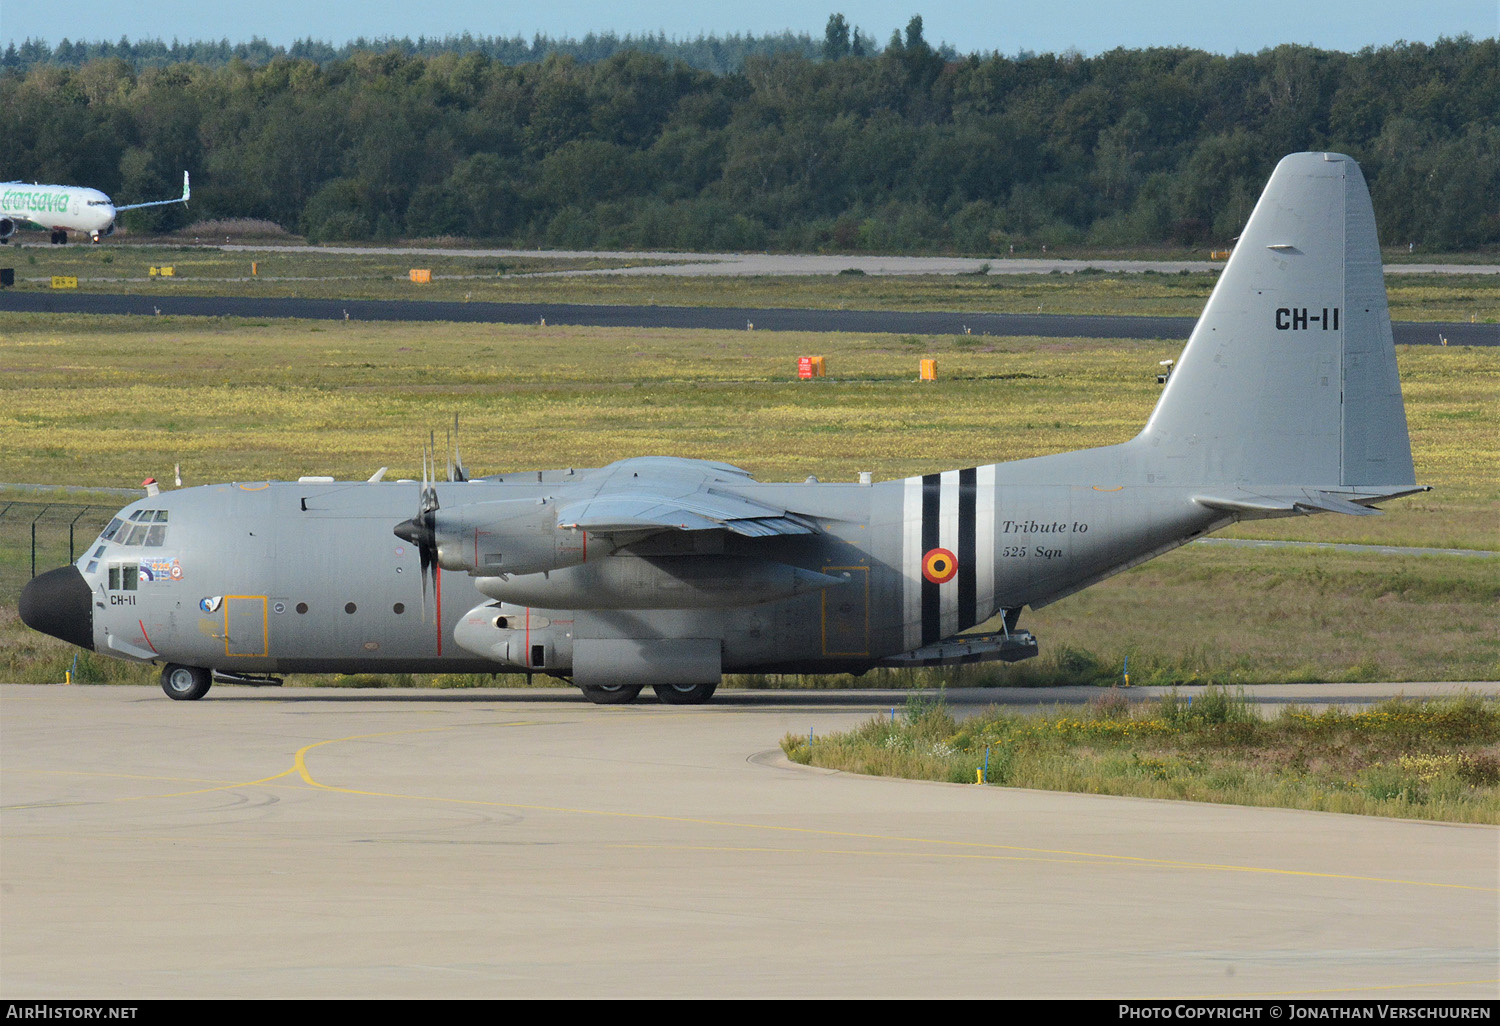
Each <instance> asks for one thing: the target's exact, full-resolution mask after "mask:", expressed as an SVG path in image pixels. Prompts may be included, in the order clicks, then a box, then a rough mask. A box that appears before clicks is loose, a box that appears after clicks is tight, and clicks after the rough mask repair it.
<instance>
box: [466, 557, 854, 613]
mask: <svg viewBox="0 0 1500 1026" xmlns="http://www.w3.org/2000/svg"><path fill="white" fill-rule="evenodd" d="M846 583H848V578H846V577H834V576H832V575H830V574H823V573H818V572H817V571H816V570H804V569H802V568H801V567H796V566H789V565H787V564H786V563H777V562H774V561H772V560H766V559H747V558H745V557H743V556H653V557H649V558H647V557H640V556H602V557H599V558H596V559H593V560H591V561H589V562H587V563H584V564H583V565H581V566H573V567H567V568H562V569H558V570H553V571H551V572H550V573H546V574H540V573H536V574H525V575H521V576H516V577H479V578H477V579H476V580H475V582H474V586H475V587H476V588H478V589H479V591H480V593H481V594H484V595H488V596H490V597H491V598H496V599H500V600H501V601H503V602H508V603H514V604H516V605H518V606H532V607H536V608H539V609H704V608H726V607H734V606H753V605H758V604H759V603H762V602H776V601H779V600H780V599H786V598H791V597H792V596H794V595H801V594H803V593H805V592H809V591H818V590H821V589H823V588H833V587H837V586H838V585H841V584H846Z"/></svg>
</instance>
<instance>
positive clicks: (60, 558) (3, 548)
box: [0, 500, 119, 605]
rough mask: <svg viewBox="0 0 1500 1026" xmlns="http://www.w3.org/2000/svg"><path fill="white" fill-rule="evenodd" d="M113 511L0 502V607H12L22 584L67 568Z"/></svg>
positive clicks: (67, 504) (98, 507) (85, 506)
mask: <svg viewBox="0 0 1500 1026" xmlns="http://www.w3.org/2000/svg"><path fill="white" fill-rule="evenodd" d="M118 509H119V507H118V506H116V505H108V506H102V505H98V504H92V503H89V504H85V503H76V502H10V501H5V500H0V602H3V603H5V604H7V605H13V604H14V603H15V601H16V599H17V597H18V596H19V595H20V593H21V589H22V588H23V587H25V585H26V582H27V581H29V580H30V579H31V578H33V577H35V576H36V575H37V574H39V573H46V572H47V571H48V570H51V569H53V568H54V567H59V566H63V565H64V564H65V563H71V562H73V561H74V560H76V559H77V558H78V557H79V556H81V555H83V549H84V547H85V546H86V545H88V544H89V543H90V542H92V541H93V540H94V539H95V538H96V537H98V535H99V532H100V531H102V530H104V528H105V526H106V525H107V524H108V523H109V518H110V517H112V516H114V515H115V512H116V511H117V510H118Z"/></svg>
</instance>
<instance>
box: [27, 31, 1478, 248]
mask: <svg viewBox="0 0 1500 1026" xmlns="http://www.w3.org/2000/svg"><path fill="white" fill-rule="evenodd" d="M1497 111H1500V41H1497V40H1496V39H1483V40H1475V39H1472V38H1470V37H1467V36H1465V37H1459V38H1457V39H1443V40H1439V41H1438V42H1437V43H1435V44H1430V45H1429V44H1421V43H1398V44H1395V45H1391V46H1385V47H1378V48H1367V49H1365V50H1362V51H1360V52H1358V53H1352V54H1351V53H1342V52H1337V51H1327V50H1319V49H1315V48H1310V47H1305V46H1294V45H1285V46H1278V47H1276V48H1274V49H1268V50H1264V51H1261V52H1260V53H1256V54H1236V55H1233V56H1222V55H1216V54H1210V53H1205V52H1202V51H1198V50H1193V49H1186V48H1153V49H1143V50H1126V49H1117V50H1113V51H1110V52H1108V53H1103V54H1099V55H1097V56H1094V57H1084V56H1082V55H1078V54H1074V53H1064V54H1029V53H1020V54H1016V55H1014V56H1009V57H1007V56H1002V55H999V54H989V55H978V54H973V55H969V56H967V57H961V56H959V55H957V54H954V53H953V52H952V51H951V50H950V49H947V48H937V49H935V48H934V47H932V46H931V45H930V44H929V43H928V42H927V41H926V40H925V39H924V37H923V31H922V22H921V19H920V17H916V18H913V19H912V21H911V22H910V23H909V24H908V25H907V26H906V28H905V31H904V32H902V31H897V32H895V33H893V34H892V36H891V38H890V39H889V41H888V42H887V43H886V44H885V45H884V46H876V45H875V44H874V42H873V40H872V39H871V38H870V37H869V36H866V35H864V34H863V33H862V32H861V31H860V30H857V29H851V27H850V26H849V25H848V24H847V22H845V21H844V19H843V18H842V16H841V15H835V16H834V17H832V18H830V19H829V24H828V29H827V32H826V33H825V38H824V39H823V40H822V41H821V42H820V43H817V44H816V45H811V50H810V51H809V47H807V46H804V47H801V48H792V49H788V50H783V51H780V52H775V53H770V54H750V55H748V56H746V57H745V58H744V60H743V61H742V63H741V65H740V66H739V67H738V68H737V69H734V70H727V71H717V70H709V69H705V68H702V67H694V66H692V65H690V64H689V63H687V62H686V61H684V60H681V59H669V58H668V57H664V56H662V55H660V54H654V53H650V52H647V51H646V50H645V49H641V48H624V49H618V50H615V51H613V52H611V53H608V54H607V55H605V56H602V57H601V58H599V59H583V58H581V57H579V56H573V55H569V54H566V53H559V52H553V53H548V54H546V55H545V56H543V57H541V59H539V60H527V61H516V60H510V59H504V58H502V57H499V56H494V55H492V54H490V53H486V52H483V51H482V50H481V49H480V48H478V47H475V48H472V49H469V50H467V51H466V52H459V51H458V50H457V49H453V50H449V51H445V52H432V53H414V52H403V50H402V49H400V48H387V49H383V50H367V49H355V50H351V51H349V52H348V53H347V55H345V56H339V57H337V58H335V59H331V60H324V59H313V58H312V57H309V56H294V55H291V54H274V55H271V56H270V57H268V58H267V59H265V60H263V61H251V60H249V59H246V58H243V57H238V56H230V57H229V58H228V59H226V60H215V61H204V60H193V61H182V62H176V63H168V64H164V65H160V66H153V65H146V66H137V65H136V64H135V63H132V62H131V61H130V60H126V59H125V58H123V57H120V56H108V57H102V56H101V57H93V58H89V59H86V60H83V61H82V62H81V63H77V64H69V63H65V62H57V61H34V62H32V63H30V64H28V65H26V66H25V67H24V68H23V67H20V66H15V67H10V68H8V69H7V70H4V71H3V72H0V124H3V125H4V126H5V132H6V136H7V139H6V146H5V147H4V150H3V152H0V178H16V179H24V180H28V181H32V180H35V181H43V182H58V183H69V184H87V185H92V186H95V187H97V188H101V189H104V190H105V191H106V192H108V193H110V194H111V195H112V196H113V197H114V198H115V199H116V200H117V202H132V201H137V200H142V199H156V198H162V197H165V196H170V195H172V194H173V193H174V192H175V191H176V189H177V188H178V183H180V181H181V174H182V171H183V170H189V171H191V172H192V173H193V202H192V206H191V209H190V210H183V209H182V208H180V207H165V208H158V209H154V210H146V211H139V212H133V214H128V215H126V217H127V218H131V220H130V221H128V222H127V223H128V224H129V225H130V226H131V227H133V228H136V229H153V230H165V229H172V228H176V227H180V226H182V225H184V224H186V223H187V221H188V219H192V220H199V219H205V218H214V217H226V218H228V217H249V218H264V219H268V220H271V221H275V222H276V223H278V224H280V225H282V226H284V227H286V228H287V229H289V230H292V231H295V232H299V233H302V234H305V235H307V236H308V237H309V238H311V239H314V240H344V239H394V238H398V237H433V236H443V235H452V236H467V237H473V238H480V239H485V240H488V241H493V242H499V243H506V244H515V245H527V246H553V247H565V248H589V247H607V248H671V249H689V250H717V249H731V250H744V249H778V250H802V251H882V252H964V253H974V254H992V253H1004V252H1007V251H1008V250H1009V248H1010V247H1012V246H1013V247H1015V249H1016V251H1018V252H1020V251H1027V250H1034V249H1039V248H1040V247H1041V246H1043V245H1049V246H1051V247H1053V248H1054V249H1055V248H1057V247H1062V246H1080V245H1089V246H1096V247H1139V246H1157V245H1163V244H1167V245H1179V246H1205V245H1212V246H1218V245H1222V244H1224V243H1227V242H1228V241H1229V240H1230V239H1231V238H1232V237H1233V236H1234V235H1235V234H1237V233H1238V231H1239V229H1240V227H1241V226H1242V225H1243V224H1244V221H1245V219H1246V217H1247V216H1248V215H1249V212H1250V208H1251V206H1252V205H1253V204H1254V202H1255V199H1256V197H1257V196H1258V194H1259V191H1260V189H1261V187H1262V186H1263V184H1264V182H1265V179H1266V177H1267V175H1268V174H1269V173H1270V170H1271V168H1272V167H1273V166H1274V165H1275V163H1276V161H1277V160H1278V159H1279V158H1280V157H1281V156H1282V155H1284V154H1286V153H1290V152H1294V151H1298V150H1337V151H1341V152H1345V153H1348V154H1350V155H1352V156H1353V157H1354V158H1355V159H1357V160H1359V161H1360V162H1361V164H1362V165H1363V166H1364V169H1365V173H1366V176H1367V178H1368V179H1369V180H1370V184H1371V191H1372V194H1373V197H1374V201H1375V208H1376V216H1377V219H1378V222H1379V225H1380V229H1381V233H1382V241H1383V242H1384V243H1385V244H1387V245H1403V246H1404V245H1406V244H1407V243H1414V244H1415V245H1416V246H1418V247H1421V248H1423V249H1428V250H1439V249H1473V248H1484V247H1490V246H1494V245H1496V244H1497V241H1500V203H1497V201H1496V197H1497V196H1500V118H1497V116H1496V112H1497Z"/></svg>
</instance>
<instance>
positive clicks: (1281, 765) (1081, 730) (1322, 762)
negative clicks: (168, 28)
mask: <svg viewBox="0 0 1500 1026" xmlns="http://www.w3.org/2000/svg"><path fill="white" fill-rule="evenodd" d="M782 748H783V750H784V751H785V752H786V753H787V756H788V757H789V758H791V759H792V760H794V761H796V762H801V763H804V764H807V765H814V766H823V767H828V768H832V769H841V770H846V771H849V772H855V773H869V774H875V775H880V776H899V777H914V778H919V779H928V780H947V781H951V782H953V783H976V782H978V781H981V780H982V781H983V782H984V783H988V784H998V785H1004V786H1011V787H1028V788H1037V789H1042V790H1049V791H1082V792H1089V793H1093V794H1114V795H1132V796H1135V797H1140V798H1167V799H1186V800H1189V801H1206V802H1221V803H1227V804H1235V805H1273V806H1279V807H1282V808H1294V809H1315V810H1319V811H1326V812H1349V813H1363V814H1367V815H1378V816H1397V817H1401V818H1407V819H1433V820H1443V821H1447V822H1467V823H1497V822H1500V705H1497V703H1496V702H1494V701H1492V700H1489V701H1487V700H1484V699H1481V698H1479V697H1477V696H1472V695H1470V696H1464V697H1460V698H1456V699H1440V700H1439V699H1435V700H1430V701H1412V700H1407V699H1393V700H1390V701H1386V702H1382V703H1380V704H1379V705H1377V706H1375V707H1374V708H1371V709H1369V710H1364V711H1359V712H1352V713H1349V712H1344V711H1343V710H1341V709H1338V708H1331V709H1329V710H1327V711H1325V712H1322V713H1318V714H1314V713H1312V712H1310V711H1308V710H1306V709H1301V708H1287V709H1285V710H1283V711H1282V712H1281V713H1280V714H1279V715H1277V716H1275V717H1273V718H1270V719H1262V718H1261V717H1260V716H1259V715H1257V713H1256V712H1255V710H1254V708H1253V707H1251V706H1250V705H1249V704H1248V703H1247V702H1245V701H1244V699H1243V698H1242V697H1240V696H1239V695H1238V694H1236V693H1234V692H1232V691H1229V690H1226V689H1218V688H1209V689H1205V690H1204V692H1203V693H1201V694H1200V695H1198V696H1197V697H1196V700H1194V701H1189V700H1187V699H1184V698H1183V697H1181V696H1179V695H1178V694H1176V693H1175V692H1173V693H1169V694H1168V695H1166V696H1164V697H1163V698H1161V699H1158V700H1154V701H1139V700H1131V699H1129V698H1128V697H1127V693H1126V692H1124V691H1120V690H1114V691H1106V692H1102V693H1101V695H1100V697H1099V698H1098V699H1096V700H1095V701H1094V702H1093V703H1092V704H1091V705H1090V707H1088V708H1086V709H1084V710H1078V709H1061V708H1059V709H1057V710H1055V711H1053V712H1051V713H1050V714H1040V715H1022V714H1015V713H1010V712H1005V711H1001V710H999V709H992V710H990V711H989V712H988V713H986V714H982V715H979V716H975V717H972V718H970V719H966V720H964V721H962V722H958V721H955V720H954V718H953V717H952V716H951V715H950V714H949V713H948V711H947V710H946V709H945V708H944V707H943V706H942V704H941V703H940V702H938V703H932V702H928V701H924V700H922V699H920V698H917V697H916V696H914V697H913V699H912V700H911V701H909V702H908V704H907V709H906V714H905V715H904V716H902V717H900V718H897V717H895V716H892V717H891V718H890V719H885V718H876V719H873V720H871V721H870V722H868V723H867V724H865V725H864V726H863V727H860V728H857V729H855V730H852V731H848V732H845V733H840V734H834V735H829V736H825V737H816V736H814V737H811V738H809V737H801V736H795V735H789V736H787V737H786V738H784V739H783V740H782Z"/></svg>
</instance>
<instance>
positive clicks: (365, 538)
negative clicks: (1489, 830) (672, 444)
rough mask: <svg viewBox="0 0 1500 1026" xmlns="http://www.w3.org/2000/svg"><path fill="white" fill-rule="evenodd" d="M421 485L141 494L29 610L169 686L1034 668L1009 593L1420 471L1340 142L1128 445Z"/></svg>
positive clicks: (42, 625) (1214, 305)
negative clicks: (770, 478)
mask: <svg viewBox="0 0 1500 1026" xmlns="http://www.w3.org/2000/svg"><path fill="white" fill-rule="evenodd" d="M1001 448H1002V446H1001V444H1000V443H999V440H998V439H997V440H996V443H995V445H994V449H995V450H996V451H997V452H998V451H999V450H1000V449H1001ZM434 466H435V465H434ZM433 476H434V477H435V476H436V474H435V473H434V475H433ZM427 477H428V475H427V472H426V469H425V456H424V470H423V481H422V482H421V483H420V484H418V483H417V482H414V481H410V482H400V481H383V480H379V478H380V475H379V474H377V475H376V477H375V478H373V479H371V480H369V481H335V480H332V479H330V478H303V479H301V480H299V481H296V482H281V481H257V482H248V483H236V484H222V485H211V486H204V487H197V488H188V489H183V490H180V491H172V492H166V493H160V494H156V495H148V496H147V497H146V498H144V499H141V500H139V501H137V502H133V503H131V504H130V505H129V506H126V507H125V508H124V509H122V510H121V511H120V512H119V514H118V515H117V516H116V517H115V518H114V520H112V521H111V522H110V524H109V526H108V527H107V528H106V529H105V530H104V533H103V534H102V535H101V536H100V537H99V539H98V541H97V542H96V543H95V544H94V545H91V546H90V547H89V549H88V551H87V553H86V554H85V555H84V556H83V557H82V558H81V559H79V560H78V562H77V563H76V564H74V565H71V566H67V567H62V568H60V569H57V570H52V571H49V572H48V573H45V574H42V575H41V576H39V577H37V578H36V579H35V580H33V581H32V582H31V583H30V584H28V585H27V586H26V588H25V590H24V591H23V593H22V595H21V601H20V614H21V618H22V619H23V620H24V621H25V622H26V623H27V624H28V625H30V626H31V627H33V628H35V629H36V630H39V631H44V632H46V633H48V634H52V635H55V636H56V637H59V638H62V639H64V640H66V641H69V642H72V643H73V644H76V645H78V646H80V647H82V648H86V649H90V650H92V651H96V652H101V653H105V654H108V655H112V656H118V657H121V658H124V659H132V660H137V661H140V662H150V663H159V664H164V668H163V670H162V674H161V680H162V687H163V689H164V690H165V691H166V693H167V694H168V695H169V696H171V697H172V698H176V699H196V698H201V697H202V696H203V695H204V694H205V693H206V692H207V691H208V690H209V687H210V685H211V683H213V682H214V681H215V680H220V681H226V682H234V683H249V684H257V683H280V681H279V680H277V679H276V678H275V677H274V676H273V675H274V674H279V673H333V672H338V673H403V672H405V673H417V672H420V673H474V672H481V673H528V674H530V673H545V674H550V675H552V676H554V677H559V678H562V679H564V680H568V681H571V682H572V683H573V684H574V685H576V686H577V687H579V688H581V689H582V690H583V693H584V695H586V696H587V697H588V698H589V699H591V700H592V701H594V702H599V703H623V702H630V701H633V700H634V699H635V698H636V696H637V695H639V694H640V692H641V690H642V688H644V687H645V686H647V685H650V686H651V687H652V688H653V689H654V690H655V692H656V694H657V696H658V697H659V698H660V700H662V701H664V702H670V703H676V704H687V703H698V702H704V701H707V700H708V699H709V698H710V697H711V696H712V695H713V692H714V689H715V688H716V687H717V686H718V684H719V681H720V678H721V675H722V674H724V673H726V672H730V673H765V672H793V673H827V672H841V671H848V672H854V673H859V672H862V671H864V670H867V669H869V668H871V667H876V666H933V665H946V664H953V663H960V662H975V661H982V660H988V659H1003V660H1016V659H1023V658H1026V657H1028V656H1031V655H1035V654H1036V642H1035V640H1034V639H1033V638H1032V637H1031V635H1030V634H1029V632H1026V631H1022V630H1019V629H1018V628H1017V618H1018V617H1019V615H1020V612H1021V610H1022V608H1023V607H1025V606H1031V607H1032V608H1037V607H1040V606H1043V605H1046V604H1047V603H1050V602H1055V601H1057V600H1058V599H1060V598H1062V597H1063V596H1065V595H1071V594H1072V593H1074V592H1076V591H1078V590H1079V589H1081V588H1085V587H1087V586H1089V585H1090V584H1093V583H1095V582H1096V581H1100V580H1103V579H1104V578H1106V577H1109V576H1111V575H1112V574H1116V573H1119V572H1120V571H1122V570H1125V569H1127V568H1129V567H1133V566H1136V565H1137V564H1139V563H1142V562H1144V561H1146V560H1148V559H1150V558H1152V557H1153V556H1158V555H1161V554H1162V553H1164V552H1167V551H1169V550H1171V549H1174V548H1176V547H1177V546H1179V545H1183V544H1185V543H1187V542H1189V541H1192V540H1193V539H1194V538H1198V537H1201V536H1203V535H1205V534H1207V533H1209V532H1210V531H1214V530H1217V529H1219V528H1221V527H1224V526H1226V525H1228V524H1232V523H1235V522H1237V521H1241V520H1253V519H1260V518H1266V517H1288V516H1297V515H1302V514H1308V513H1316V512H1332V513H1348V514H1357V515H1367V514H1371V513H1375V512H1377V510H1375V509H1373V508H1371V507H1372V505H1373V504H1374V503H1375V502H1378V501H1380V500H1383V499H1392V498H1397V497H1399V496H1403V495H1409V494H1412V493H1414V492H1419V491H1425V490H1426V489H1425V487H1422V486H1418V485H1416V484H1415V476H1414V473H1413V468H1412V459H1411V443H1410V441H1409V439H1408V436H1407V429H1406V412H1405V409H1404V407H1403V405H1402V401H1401V386H1400V382H1399V380H1398V378H1397V374H1396V356H1395V348H1394V346H1393V344H1392V340H1391V325H1390V314H1389V311H1388V309H1387V307H1386V295H1385V282H1384V278H1383V276H1382V270H1381V260H1380V250H1379V248H1378V245H1377V242H1376V235H1375V218H1374V211H1373V208H1372V207H1371V205H1370V197H1369V192H1368V191H1367V189H1366V187H1365V181H1364V176H1363V175H1362V174H1361V173H1360V170H1359V166H1358V165H1357V164H1356V163H1355V162H1354V161H1353V160H1351V159H1350V158H1348V157H1346V156H1342V155H1339V154H1334V153H1298V154H1293V155H1291V156H1288V157H1286V158H1285V159H1283V160H1282V161H1281V162H1280V164H1279V165H1278V166H1277V168H1276V170H1275V172H1274V173H1273V174H1272V176H1271V180H1270V182H1269V183H1268V184H1267V186H1266V189H1265V192H1264V194H1263V195H1262V196H1261V198H1260V201H1259V203H1258V204H1257V205H1256V207H1255V210H1254V212H1253V213H1252V214H1251V216H1250V221H1249V223H1248V224H1247V225H1246V226H1245V230H1244V233H1243V235H1242V236H1241V237H1240V240H1239V243H1238V245H1237V246H1236V247H1235V249H1234V253H1233V255H1232V256H1231V257H1230V259H1229V262H1228V264H1227V265H1226V267H1225V268H1224V272H1223V274H1222V276H1221V277H1220V279H1219V282H1218V284H1217V286H1216V287H1215V289H1214V291H1213V295H1212V296H1211V297H1210V298H1209V300H1208V304H1207V306H1206V307H1205V308H1204V310H1203V314H1202V316H1201V317H1200V318H1199V320H1198V324H1197V327H1196V328H1195V329H1194V331H1193V333H1192V337H1191V338H1190V339H1189V341H1188V344H1187V347H1186V348H1185V349H1184V350H1183V353H1182V356H1181V359H1180V360H1179V361H1178V362H1177V365H1176V368H1175V369H1174V370H1173V371H1172V372H1171V374H1170V375H1169V377H1168V380H1167V382H1166V387H1165V389H1164V390H1163V392H1162V395H1161V398H1160V400H1159V401H1158V403H1157V405H1156V409H1155V410H1154V411H1153V413H1152V414H1151V418H1150V420H1149V421H1148V422H1147V424H1146V426H1145V428H1144V429H1143V430H1142V431H1141V433H1140V434H1139V435H1137V436H1136V437H1135V438H1133V439H1131V440H1130V441H1128V442H1124V443H1122V444H1119V445H1111V446H1106V447H1103V448H1096V449H1087V450H1082V451H1078V452H1068V453H1060V454H1057V455H1052V456H1042V457H1037V458H1034V459H1027V460H1020V461H1015V462H1009V463H995V464H988V465H986V466H981V467H974V468H970V469H966V470H948V471H943V472H941V473H930V474H923V475H921V476H918V477H909V478H906V479H904V480H895V481H882V482H876V483H872V482H870V481H869V480H868V478H867V477H866V478H864V479H862V480H861V481H860V482H859V483H848V484H822V483H817V482H816V481H809V482H807V483H804V484H778V483H764V482H760V481H756V480H755V479H754V478H752V477H751V476H750V475H749V474H748V473H746V472H745V471H743V470H741V469H739V468H737V467H733V466H730V465H728V464H724V463H715V462H709V461H705V460H695V459H683V458H677V457H649V458H638V459H627V460H621V461H619V462H617V463H611V464H610V465H608V466H606V467H602V468H598V469H593V470H547V471H529V472H524V473H507V474H503V475H498V476H491V477H480V478H473V479H468V477H467V475H466V474H465V473H464V471H463V470H462V464H461V463H459V464H458V465H457V468H456V469H455V470H453V471H452V472H451V473H450V474H449V480H448V481H446V482H443V483H434V482H429V481H428V480H427ZM992 617H998V620H997V624H998V628H999V629H998V630H997V631H995V632H993V633H989V634H962V633H960V632H962V631H965V630H967V629H969V628H972V627H975V626H977V625H980V624H983V623H985V622H986V621H989V620H990V619H991V618H992Z"/></svg>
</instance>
